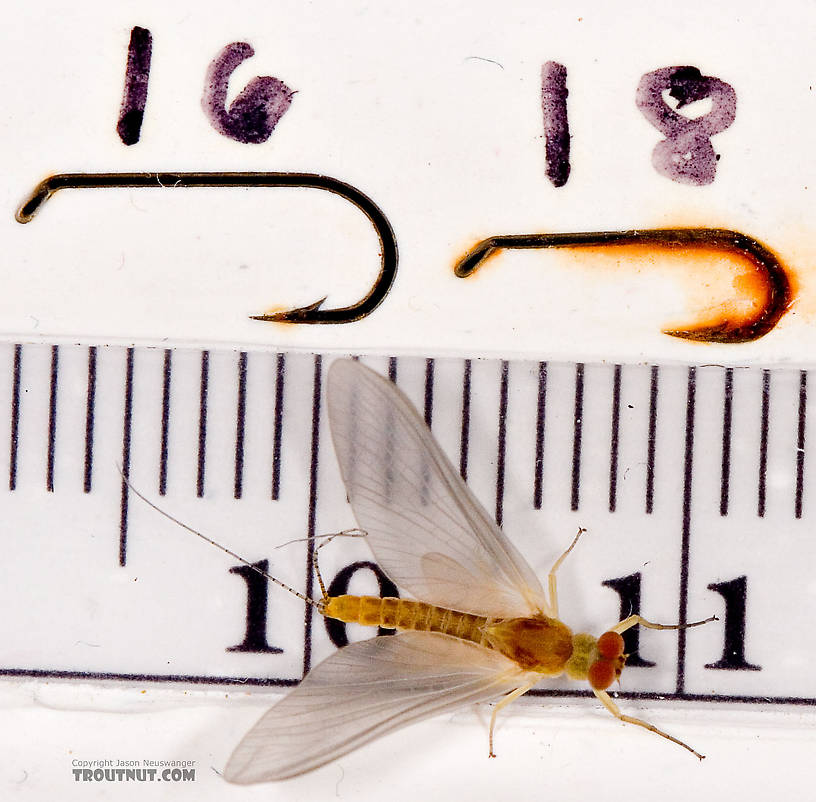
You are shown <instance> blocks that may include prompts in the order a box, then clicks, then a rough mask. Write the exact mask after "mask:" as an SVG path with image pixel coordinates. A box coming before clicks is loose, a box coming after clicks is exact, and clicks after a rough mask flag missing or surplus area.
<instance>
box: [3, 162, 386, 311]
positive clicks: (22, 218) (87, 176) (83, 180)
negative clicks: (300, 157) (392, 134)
mask: <svg viewBox="0 0 816 802" xmlns="http://www.w3.org/2000/svg"><path fill="white" fill-rule="evenodd" d="M113 187H131V188H149V189H156V188H161V189H176V188H179V187H182V188H189V187H306V188H308V189H322V190H325V191H327V192H331V193H333V194H335V195H339V196H340V197H341V198H344V199H345V200H347V201H350V202H351V203H353V204H354V205H355V206H356V207H357V208H358V209H359V210H360V211H361V212H362V213H363V214H364V215H365V216H366V217H367V218H368V220H369V222H370V223H371V225H372V226H373V227H374V230H375V231H376V233H377V236H378V238H379V240H380V260H381V262H380V272H379V275H378V276H377V278H376V280H375V281H374V284H373V285H372V287H371V289H370V290H369V292H368V294H367V295H366V296H365V297H364V298H362V299H361V300H359V301H357V303H354V304H351V305H350V306H343V307H339V308H336V309H323V308H322V304H323V302H324V301H325V300H326V298H325V297H324V298H321V299H320V300H319V301H315V302H314V303H312V304H307V305H306V306H301V307H298V308H297V309H288V310H286V311H282V312H274V313H272V314H262V315H250V317H251V319H252V320H265V321H274V322H279V323H351V322H352V321H355V320H360V319H361V318H364V317H366V316H367V315H370V314H371V313H372V312H373V311H374V310H375V309H376V308H377V307H378V306H379V305H380V304H381V303H382V301H383V300H384V299H385V296H386V295H388V292H389V290H390V289H391V286H392V284H393V283H394V278H395V277H396V274H397V262H398V258H399V257H398V252H397V241H396V238H395V237H394V231H393V229H392V228H391V224H390V223H389V222H388V218H387V217H386V216H385V214H384V213H383V211H382V210H381V209H380V207H379V206H377V204H376V203H374V201H373V200H371V198H369V197H368V195H366V194H364V193H363V192H361V191H360V190H359V189H357V188H356V187H354V186H352V185H351V184H346V183H345V182H343V181H339V180H338V179H336V178H332V177H330V176H326V175H318V174H315V173H256V172H251V173H200V172H193V173H172V172H156V173H59V174H57V175H52V176H49V177H48V178H46V179H45V180H43V181H40V183H39V184H37V186H36V187H35V188H34V190H33V192H32V193H31V194H30V195H29V197H28V199H27V200H26V201H25V202H24V203H23V204H22V206H20V208H19V210H18V211H17V214H16V215H15V216H16V219H17V222H19V223H29V222H31V220H32V219H33V218H34V216H35V215H36V214H37V212H38V211H39V210H40V208H41V207H42V205H43V204H44V203H45V202H46V201H47V200H48V199H49V198H50V197H51V196H52V195H53V194H54V193H55V192H58V191H59V190H61V189H110V188H113Z"/></svg>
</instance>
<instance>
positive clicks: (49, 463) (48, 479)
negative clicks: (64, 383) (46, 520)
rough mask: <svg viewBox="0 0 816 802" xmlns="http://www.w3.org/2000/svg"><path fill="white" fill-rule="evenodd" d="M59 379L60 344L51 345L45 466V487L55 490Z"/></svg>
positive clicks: (49, 490)
mask: <svg viewBox="0 0 816 802" xmlns="http://www.w3.org/2000/svg"><path fill="white" fill-rule="evenodd" d="M58 379H59V346H58V345H52V346H51V379H50V384H49V390H48V457H47V460H46V468H45V487H46V490H48V492H49V493H53V492H54V450H55V445H56V437H57V383H58Z"/></svg>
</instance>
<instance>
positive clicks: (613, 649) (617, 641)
mask: <svg viewBox="0 0 816 802" xmlns="http://www.w3.org/2000/svg"><path fill="white" fill-rule="evenodd" d="M598 654H599V655H600V656H601V657H604V658H606V659H607V660H615V659H616V658H618V657H620V656H621V655H622V654H623V637H622V636H620V635H619V634H618V633H617V632H604V634H603V635H601V637H600V638H598Z"/></svg>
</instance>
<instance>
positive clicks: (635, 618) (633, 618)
mask: <svg viewBox="0 0 816 802" xmlns="http://www.w3.org/2000/svg"><path fill="white" fill-rule="evenodd" d="M712 621H719V619H718V618H717V616H716V615H711V616H709V617H708V618H706V619H703V620H702V621H692V622H691V623H690V624H655V623H654V621H647V620H646V619H645V618H644V617H643V616H642V615H637V614H635V615H630V616H629V617H628V618H624V619H623V621H621V622H620V623H619V624H616V625H615V626H614V627H612V629H611V630H609V631H610V632H617V633H618V634H619V635H622V634H623V633H624V632H626V630H627V629H631V628H632V627H636V626H637V625H638V624H640V626H642V627H646V629H690V628H691V627H700V626H702V625H703V624H710V623H711V622H712Z"/></svg>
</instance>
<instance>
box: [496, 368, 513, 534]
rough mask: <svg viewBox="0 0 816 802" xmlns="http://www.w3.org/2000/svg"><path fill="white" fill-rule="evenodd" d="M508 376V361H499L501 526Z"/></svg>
mask: <svg viewBox="0 0 816 802" xmlns="http://www.w3.org/2000/svg"><path fill="white" fill-rule="evenodd" d="M509 378H510V363H509V362H508V361H507V360H506V359H503V360H502V363H501V383H500V385H499V435H498V438H497V439H498V443H497V449H496V451H497V454H496V523H497V524H498V525H499V526H501V525H502V519H503V517H504V469H505V456H506V452H507V390H508V384H509Z"/></svg>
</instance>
